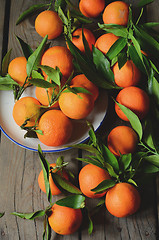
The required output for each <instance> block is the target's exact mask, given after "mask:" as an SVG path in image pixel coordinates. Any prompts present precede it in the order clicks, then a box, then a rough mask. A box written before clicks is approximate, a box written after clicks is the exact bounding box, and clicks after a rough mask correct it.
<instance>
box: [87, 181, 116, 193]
mask: <svg viewBox="0 0 159 240" xmlns="http://www.w3.org/2000/svg"><path fill="white" fill-rule="evenodd" d="M115 184H116V182H115V181H114V180H112V179H107V180H104V181H102V182H101V183H100V184H99V185H98V186H97V187H95V188H93V189H91V191H92V192H95V194H97V193H101V192H105V191H106V190H107V189H109V188H112V187H114V186H115Z"/></svg>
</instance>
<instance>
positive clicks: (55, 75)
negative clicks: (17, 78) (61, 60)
mask: <svg viewBox="0 0 159 240" xmlns="http://www.w3.org/2000/svg"><path fill="white" fill-rule="evenodd" d="M39 67H40V68H41V69H42V70H43V71H44V72H45V73H46V74H47V76H48V77H49V79H51V80H52V81H53V82H54V83H56V84H57V85H58V86H60V85H61V82H60V80H61V72H60V70H59V68H57V69H54V68H52V67H49V66H44V65H40V66H39Z"/></svg>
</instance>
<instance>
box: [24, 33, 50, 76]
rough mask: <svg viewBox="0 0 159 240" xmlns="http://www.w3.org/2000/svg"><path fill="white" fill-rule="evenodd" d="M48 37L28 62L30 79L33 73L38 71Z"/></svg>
mask: <svg viewBox="0 0 159 240" xmlns="http://www.w3.org/2000/svg"><path fill="white" fill-rule="evenodd" d="M47 39H48V36H47V35H46V36H45V37H44V38H43V40H42V42H41V43H40V45H39V46H38V47H37V49H36V50H35V51H34V52H33V53H32V54H31V55H30V57H29V58H28V62H27V67H26V68H27V76H28V77H29V78H30V76H31V74H32V71H33V70H37V69H38V66H39V64H40V61H41V56H42V54H43V51H44V48H45V45H46V42H47Z"/></svg>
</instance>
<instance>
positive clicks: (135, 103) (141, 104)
mask: <svg viewBox="0 0 159 240" xmlns="http://www.w3.org/2000/svg"><path fill="white" fill-rule="evenodd" d="M116 101H117V102H118V103H120V104H122V105H124V106H125V107H127V108H129V109H130V110H131V111H133V112H134V113H135V114H136V115H137V116H138V117H139V118H140V119H143V118H144V117H145V116H146V115H147V113H148V111H149V96H148V95H147V93H146V92H145V91H144V90H142V89H140V88H138V87H133V86H132V87H127V88H124V89H122V90H121V91H120V92H119V93H118V95H117V97H116ZM115 111H116V113H117V115H118V116H119V117H120V118H121V119H123V120H124V121H129V120H128V118H127V117H126V115H125V114H124V113H123V112H122V110H121V109H120V108H119V106H118V105H117V104H116V103H115Z"/></svg>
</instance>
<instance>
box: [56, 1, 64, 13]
mask: <svg viewBox="0 0 159 240" xmlns="http://www.w3.org/2000/svg"><path fill="white" fill-rule="evenodd" d="M59 8H61V9H65V8H66V1H65V0H55V3H54V10H55V12H58V10H59Z"/></svg>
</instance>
